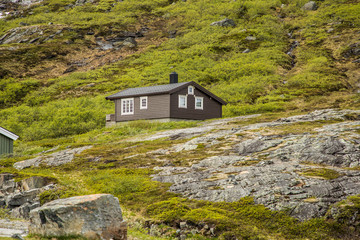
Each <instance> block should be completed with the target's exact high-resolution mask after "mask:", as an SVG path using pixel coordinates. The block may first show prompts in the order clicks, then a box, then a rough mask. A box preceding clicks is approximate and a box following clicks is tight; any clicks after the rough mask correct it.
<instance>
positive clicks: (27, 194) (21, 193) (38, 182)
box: [0, 173, 55, 219]
mask: <svg viewBox="0 0 360 240" xmlns="http://www.w3.org/2000/svg"><path fill="white" fill-rule="evenodd" d="M14 177H15V176H14V175H13V174H10V173H2V174H0V207H2V208H7V209H8V210H9V211H10V215H11V216H12V217H14V218H24V219H27V218H29V212H30V210H32V209H34V208H36V207H39V206H40V202H39V197H38V195H39V194H40V193H41V192H43V191H45V190H49V189H53V188H54V187H55V186H54V184H52V183H51V180H50V179H47V178H44V177H38V176H34V177H30V178H27V179H23V180H21V181H20V182H15V180H14Z"/></svg>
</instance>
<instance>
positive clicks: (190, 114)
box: [170, 87, 222, 120]
mask: <svg viewBox="0 0 360 240" xmlns="http://www.w3.org/2000/svg"><path fill="white" fill-rule="evenodd" d="M179 95H187V108H179ZM195 97H203V99H204V102H203V109H202V110H201V109H195ZM170 117H171V118H181V119H194V120H204V119H210V118H221V117H222V105H221V104H220V103H219V102H217V101H215V100H214V99H211V98H210V97H209V96H208V95H206V94H204V93H202V92H201V91H199V90H198V89H197V88H196V87H195V91H194V95H189V94H188V88H184V89H181V90H179V91H178V92H175V93H173V94H171V95H170Z"/></svg>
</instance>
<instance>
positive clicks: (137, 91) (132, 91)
mask: <svg viewBox="0 0 360 240" xmlns="http://www.w3.org/2000/svg"><path fill="white" fill-rule="evenodd" d="M187 83H189V82H182V83H172V84H165V85H157V86H150V87H139V88H128V89H125V90H123V91H121V92H118V93H115V94H113V95H110V96H108V97H106V99H117V98H123V97H134V96H140V95H141V96H142V95H157V94H161V93H169V92H170V91H172V90H174V89H177V88H178V87H181V86H185V85H186V84H187Z"/></svg>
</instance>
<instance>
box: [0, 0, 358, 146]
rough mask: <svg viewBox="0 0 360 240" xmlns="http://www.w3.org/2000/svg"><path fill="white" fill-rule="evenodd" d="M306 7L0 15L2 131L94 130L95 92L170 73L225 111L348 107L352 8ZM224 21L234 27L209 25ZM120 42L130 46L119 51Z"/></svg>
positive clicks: (38, 135) (231, 5)
mask: <svg viewBox="0 0 360 240" xmlns="http://www.w3.org/2000/svg"><path fill="white" fill-rule="evenodd" d="M305 3H306V1H303V0H297V1H291V2H290V1H289V2H287V1H285V0H283V1H278V0H272V1H260V0H259V1H234V2H232V1H231V2H229V1H220V0H218V1H215V0H207V1H185V2H184V1H165V0H159V1H141V2H138V1H130V0H128V1H122V2H117V1H112V0H106V1H105V0H99V1H50V0H47V1H43V2H39V3H36V4H34V5H31V6H30V7H27V8H24V7H22V8H20V10H19V9H18V10H17V11H13V12H11V13H10V14H9V15H10V16H8V17H7V18H2V19H1V20H0V35H2V37H0V39H2V40H1V41H2V44H1V45H0V51H1V53H2V54H1V55H0V58H1V59H0V60H1V62H2V64H1V71H0V72H1V80H0V89H1V90H2V92H1V94H0V103H1V104H0V106H1V108H2V110H0V111H1V114H0V118H1V122H2V126H4V127H6V128H8V129H10V130H12V131H14V132H16V133H17V134H18V135H20V136H22V137H23V138H24V139H32V140H34V139H43V138H49V137H59V136H64V135H71V134H77V133H83V132H87V131H89V130H91V129H95V128H101V127H102V126H103V125H104V116H105V113H111V112H112V111H113V110H112V108H113V106H112V104H111V103H109V102H106V101H105V100H104V99H103V98H104V97H105V96H106V95H108V94H110V93H113V92H116V91H118V90H119V89H124V88H127V87H136V86H147V85H154V84H161V83H165V82H167V81H168V80H167V79H168V74H169V72H170V71H174V70H175V71H177V72H178V73H179V76H180V81H188V80H194V81H197V82H198V83H200V84H202V85H204V86H205V87H207V88H209V89H210V90H211V91H213V92H214V93H216V94H218V95H219V96H220V97H222V98H223V99H225V100H226V101H228V102H229V103H230V104H229V105H228V106H227V107H226V108H225V109H224V113H225V116H234V115H239V114H246V113H256V112H267V111H288V110H310V109H314V108H326V107H340V108H344V107H357V106H358V104H359V101H358V94H357V93H356V91H357V89H358V77H359V73H358V64H359V63H358V62H357V58H358V54H359V44H358V39H359V25H360V23H359V19H358V17H357V16H358V13H359V1H346V0H338V1H318V2H316V3H317V5H318V8H317V9H316V10H305V9H303V6H304V4H305ZM12 7H13V6H12ZM225 17H227V18H230V19H232V20H234V22H235V24H236V26H228V27H222V26H211V25H210V24H211V23H212V22H214V21H218V20H221V19H224V18H225ZM15 28H16V29H15ZM14 29H15V30H14ZM14 33H15V34H14ZM128 37H132V38H135V40H136V41H137V42H138V43H137V46H136V47H134V46H133V47H128V46H126V44H125V45H124V42H125V40H126V38H128ZM101 66H102V67H101ZM91 69H94V70H91ZM53 109H57V111H56V112H54V111H53ZM79 109H82V110H81V111H80V110H79ZM70 112H71V113H72V114H69V113H70ZM61 116H66V119H62V117H61ZM58 119H61V120H60V121H59V120H58ZM65 122H66V123H65ZM62 123H64V124H62ZM78 123H81V124H78ZM40 126H41V127H40Z"/></svg>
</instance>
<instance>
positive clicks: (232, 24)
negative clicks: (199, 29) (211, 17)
mask: <svg viewBox="0 0 360 240" xmlns="http://www.w3.org/2000/svg"><path fill="white" fill-rule="evenodd" d="M210 26H220V27H235V26H236V24H235V22H234V20H232V19H229V18H225V19H223V20H221V21H217V22H213V23H211V24H210Z"/></svg>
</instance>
